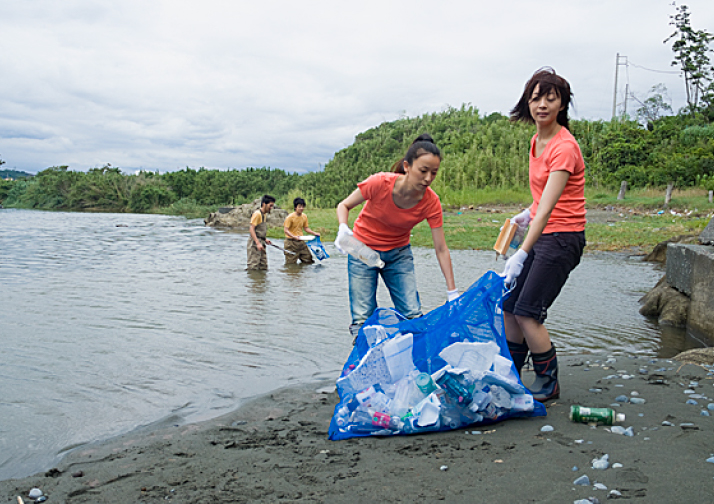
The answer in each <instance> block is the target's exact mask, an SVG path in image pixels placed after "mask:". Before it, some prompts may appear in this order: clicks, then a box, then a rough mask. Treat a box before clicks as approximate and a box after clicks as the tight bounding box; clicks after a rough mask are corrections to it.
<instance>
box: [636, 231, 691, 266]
mask: <svg viewBox="0 0 714 504" xmlns="http://www.w3.org/2000/svg"><path fill="white" fill-rule="evenodd" d="M696 242H697V236H696V235H680V236H676V237H674V238H670V239H669V240H665V241H663V242H659V243H658V244H657V245H655V248H654V249H652V252H650V253H649V254H647V255H646V256H645V258H644V260H645V261H648V262H656V263H666V262H667V245H669V244H670V243H696Z"/></svg>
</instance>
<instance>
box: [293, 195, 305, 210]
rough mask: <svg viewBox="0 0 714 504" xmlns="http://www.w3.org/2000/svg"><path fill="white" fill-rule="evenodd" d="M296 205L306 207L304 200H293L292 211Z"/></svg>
mask: <svg viewBox="0 0 714 504" xmlns="http://www.w3.org/2000/svg"><path fill="white" fill-rule="evenodd" d="M298 205H302V206H307V205H306V204H305V200H304V199H302V198H295V199H294V200H293V209H295V208H297V206H298Z"/></svg>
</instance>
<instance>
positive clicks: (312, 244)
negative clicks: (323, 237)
mask: <svg viewBox="0 0 714 504" xmlns="http://www.w3.org/2000/svg"><path fill="white" fill-rule="evenodd" d="M307 246H308V247H309V248H310V250H312V253H313V254H315V257H317V260H318V261H324V260H325V259H329V258H330V256H329V255H327V252H326V251H325V247H323V246H322V242H321V241H320V237H319V236H316V237H315V239H314V240H310V241H309V242H307Z"/></svg>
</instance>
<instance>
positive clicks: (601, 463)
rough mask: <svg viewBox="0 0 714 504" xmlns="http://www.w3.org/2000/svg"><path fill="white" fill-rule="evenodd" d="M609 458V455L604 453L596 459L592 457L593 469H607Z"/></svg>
mask: <svg viewBox="0 0 714 504" xmlns="http://www.w3.org/2000/svg"><path fill="white" fill-rule="evenodd" d="M609 458H610V456H609V455H608V454H607V453H606V454H605V455H603V456H602V457H600V458H599V459H597V458H595V459H593V460H592V464H593V469H600V470H604V469H607V468H608V467H610V462H609V461H608V459H609Z"/></svg>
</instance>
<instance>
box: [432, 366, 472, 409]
mask: <svg viewBox="0 0 714 504" xmlns="http://www.w3.org/2000/svg"><path fill="white" fill-rule="evenodd" d="M436 383H438V384H439V386H440V387H441V388H443V389H444V390H446V392H447V393H448V394H449V395H450V396H451V397H452V398H454V399H455V400H456V402H458V404H460V405H462V406H468V405H469V404H471V402H472V401H473V397H471V393H470V392H469V390H468V389H467V388H466V387H464V386H463V385H462V384H461V382H459V380H457V379H456V377H455V376H454V375H452V374H451V373H444V374H443V375H441V377H440V378H439V379H438V380H436Z"/></svg>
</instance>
